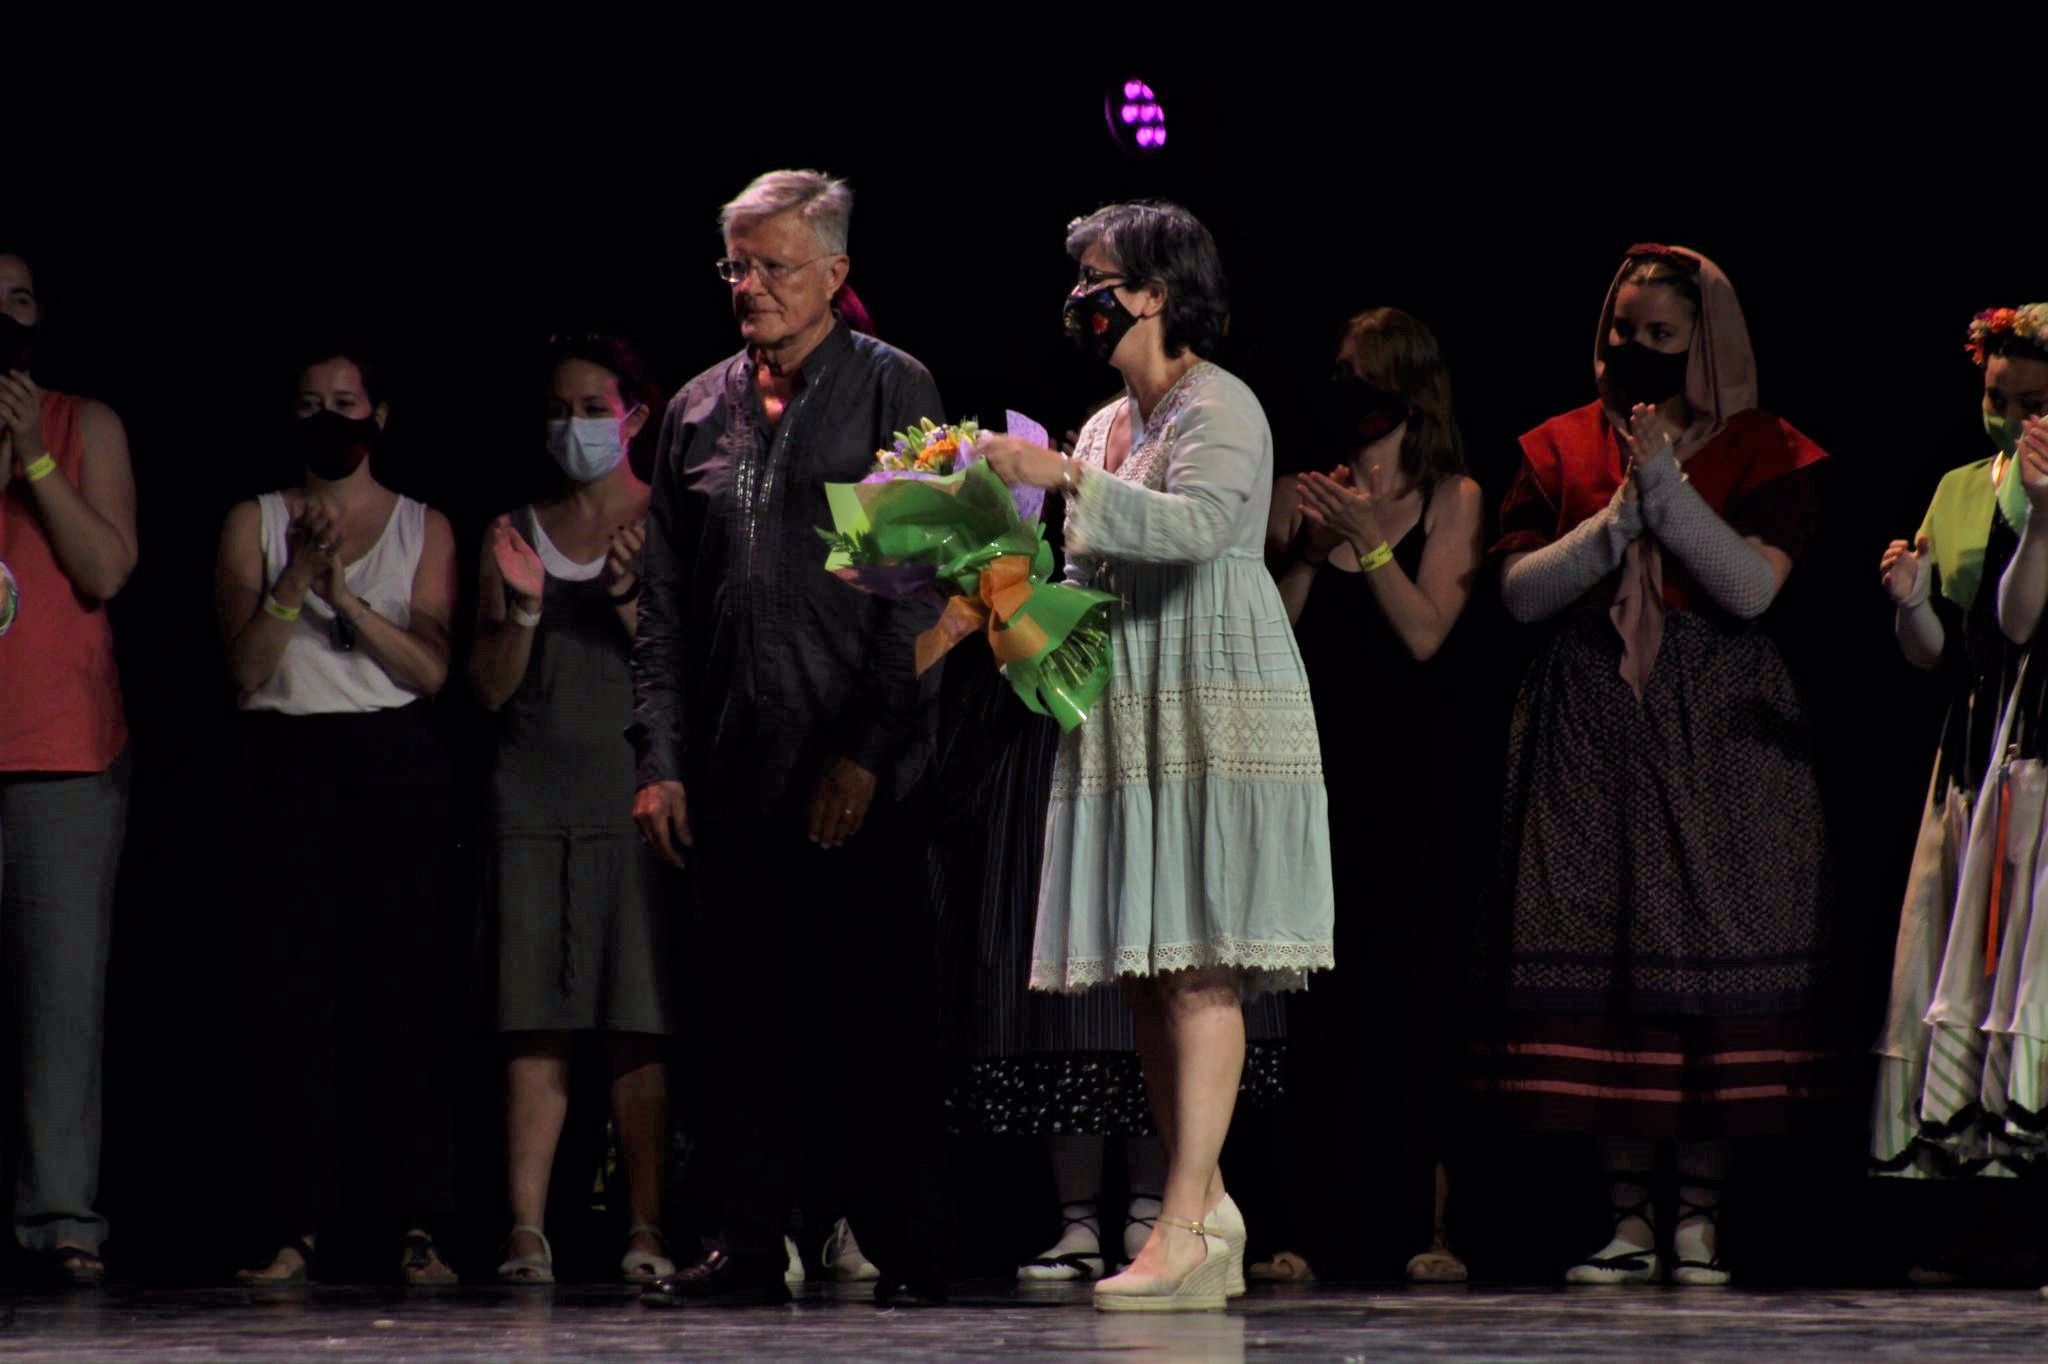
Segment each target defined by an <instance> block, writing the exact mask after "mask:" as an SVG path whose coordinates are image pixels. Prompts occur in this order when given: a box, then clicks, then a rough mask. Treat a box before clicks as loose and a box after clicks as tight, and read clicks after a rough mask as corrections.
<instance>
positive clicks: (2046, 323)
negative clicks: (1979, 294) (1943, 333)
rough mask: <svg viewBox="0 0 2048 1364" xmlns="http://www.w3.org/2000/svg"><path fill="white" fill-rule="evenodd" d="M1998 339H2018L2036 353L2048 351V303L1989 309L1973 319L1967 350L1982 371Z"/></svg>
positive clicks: (1966, 343) (1965, 345)
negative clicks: (1992, 341) (2007, 337)
mask: <svg viewBox="0 0 2048 1364" xmlns="http://www.w3.org/2000/svg"><path fill="white" fill-rule="evenodd" d="M1998 336H2010V337H2016V338H2017V339H2019V340H2020V341H2023V342H2025V343H2026V344H2027V345H2029V346H2031V347H2033V348H2034V349H2036V350H2039V351H2048V303H2029V304H2027V305H2026V306H2024V307H2020V308H1986V309H1985V310H1984V311H1983V312H1981V313H1978V314H1977V315H1976V316H1975V317H1973V318H1971V319H1970V335H1969V339H1968V340H1966V341H1965V342H1964V343H1963V349H1964V350H1965V351H1967V352H1969V355H1970V359H1971V360H1972V361H1974V362H1975V363H1976V364H1977V365H1978V366H1979V367H1980V368H1981V367H1982V366H1983V364H1984V362H1985V360H1987V359H1988V358H1989V357H1990V346H1991V340H1992V338H1993V337H1998Z"/></svg>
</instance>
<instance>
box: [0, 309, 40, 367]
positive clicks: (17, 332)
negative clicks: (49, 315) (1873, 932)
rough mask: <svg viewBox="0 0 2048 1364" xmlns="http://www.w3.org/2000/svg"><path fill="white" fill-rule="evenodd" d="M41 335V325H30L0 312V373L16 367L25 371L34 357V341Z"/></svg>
mask: <svg viewBox="0 0 2048 1364" xmlns="http://www.w3.org/2000/svg"><path fill="white" fill-rule="evenodd" d="M41 335H42V328H41V327H39V326H38V327H31V326H30V325H28V324H27V323H26V322H23V321H21V320H20V319H18V318H15V317H12V316H9V315H8V314H6V313H0V374H5V373H8V372H10V371H12V370H17V369H18V370H20V371H22V372H23V373H24V374H25V373H27V372H28V370H29V367H30V363H31V362H32V361H33V360H34V359H35V354H36V342H37V340H39V339H40V338H41Z"/></svg>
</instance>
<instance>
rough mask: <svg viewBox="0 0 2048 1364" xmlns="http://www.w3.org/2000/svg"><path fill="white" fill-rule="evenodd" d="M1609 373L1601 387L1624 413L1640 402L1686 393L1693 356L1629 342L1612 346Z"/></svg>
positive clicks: (1652, 401) (1662, 399) (1608, 362)
mask: <svg viewBox="0 0 2048 1364" xmlns="http://www.w3.org/2000/svg"><path fill="white" fill-rule="evenodd" d="M1605 359H1606V362H1607V372H1606V373H1605V374H1604V375H1602V376H1601V384H1602V386H1603V387H1604V388H1605V389H1606V390H1607V394H1608V396H1609V397H1610V398H1612V399H1613V400H1614V403H1615V405H1616V406H1618V407H1620V408H1621V409H1623V410H1624V411H1626V410H1627V409H1628V408H1631V407H1634V406H1635V405H1636V404H1637V403H1650V404H1652V405H1655V404H1658V403H1662V402H1666V401H1668V400H1670V399H1672V398H1675V397H1677V396H1678V395H1679V394H1681V393H1683V392H1685V371H1686V366H1687V364H1688V363H1689V362H1690V361H1691V359H1692V356H1691V355H1690V354H1689V353H1688V352H1686V351H1678V352H1676V353H1673V352H1671V351H1662V350H1651V349H1650V348H1649V347H1648V346H1645V345H1642V344H1641V343H1639V342H1635V341H1629V342H1625V343H1623V344H1622V345H1619V346H1609V347H1608V348H1607V354H1606V356H1605Z"/></svg>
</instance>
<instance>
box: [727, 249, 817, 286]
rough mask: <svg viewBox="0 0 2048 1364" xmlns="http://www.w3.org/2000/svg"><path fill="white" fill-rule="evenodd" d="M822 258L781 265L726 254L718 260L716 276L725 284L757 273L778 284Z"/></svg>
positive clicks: (815, 257)
mask: <svg viewBox="0 0 2048 1364" xmlns="http://www.w3.org/2000/svg"><path fill="white" fill-rule="evenodd" d="M828 254H829V253H828ZM823 259H825V257H824V256H813V257H811V258H810V260H800V261H797V262H795V263H793V264H790V265H782V264H779V263H777V262H775V261H772V260H748V259H747V258H746V257H744V256H726V257H724V258H723V259H721V260H720V261H719V262H718V277H719V278H720V279H722V280H724V281H725V282H726V283H727V284H738V283H739V282H740V281H741V280H743V279H745V278H746V277H747V276H748V275H752V274H759V275H760V276H761V278H762V279H763V280H765V281H766V282H768V283H769V284H780V283H782V281H784V280H786V279H788V278H789V277H790V276H791V275H793V274H795V273H796V272H797V271H799V270H801V269H803V268H804V267H805V266H806V265H811V264H814V263H816V262H818V261H821V260H823Z"/></svg>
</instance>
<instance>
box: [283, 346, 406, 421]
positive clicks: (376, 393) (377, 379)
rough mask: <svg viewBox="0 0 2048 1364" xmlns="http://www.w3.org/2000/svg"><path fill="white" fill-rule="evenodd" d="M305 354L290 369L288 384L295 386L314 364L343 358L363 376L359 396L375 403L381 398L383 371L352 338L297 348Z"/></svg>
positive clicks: (374, 404) (368, 353) (382, 394)
mask: <svg viewBox="0 0 2048 1364" xmlns="http://www.w3.org/2000/svg"><path fill="white" fill-rule="evenodd" d="M299 354H300V355H302V356H304V357H305V358H304V359H303V360H302V361H301V362H300V364H299V367H298V368H297V369H295V370H293V371H292V384H293V386H294V389H295V390H296V386H297V384H298V382H299V381H300V380H301V379H303V378H305V377H306V371H307V370H309V369H311V368H313V366H315V365H324V364H326V363H327V362H328V361H330V360H346V361H347V362H348V363H349V364H351V365H354V366H355V367H356V373H357V374H360V375H361V376H362V377H363V396H364V397H365V398H367V399H369V400H370V406H372V407H375V406H377V404H379V403H381V402H383V401H384V372H383V370H382V369H381V368H379V367H378V365H377V362H376V361H375V360H374V359H372V358H371V355H370V351H369V350H368V349H367V348H366V347H364V346H363V345H362V344H361V343H360V342H357V341H354V340H352V339H333V340H330V341H329V342H328V344H325V345H312V346H307V347H305V348H304V349H302V350H301V351H300V352H299Z"/></svg>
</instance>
